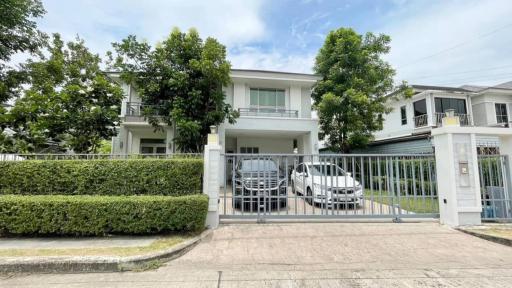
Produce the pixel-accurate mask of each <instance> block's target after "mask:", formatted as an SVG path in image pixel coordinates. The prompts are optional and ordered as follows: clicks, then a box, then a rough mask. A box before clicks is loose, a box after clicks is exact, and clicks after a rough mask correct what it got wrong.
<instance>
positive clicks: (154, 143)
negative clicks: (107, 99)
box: [110, 69, 319, 154]
mask: <svg viewBox="0 0 512 288" xmlns="http://www.w3.org/2000/svg"><path fill="white" fill-rule="evenodd" d="M110 76H111V77H112V78H113V79H117V81H120V80H119V75H118V74H116V73H111V74H110ZM231 80H232V83H231V84H229V85H228V86H227V87H223V90H224V92H225V95H226V100H225V101H226V102H227V103H229V104H231V105H232V107H233V108H234V109H236V110H238V111H239V112H240V117H239V118H238V119H237V120H236V123H235V124H229V123H227V122H226V123H222V124H221V125H220V126H219V127H218V133H219V138H220V139H219V140H220V144H221V146H222V147H223V149H224V152H226V153H299V154H316V153H318V145H319V144H318V120H317V119H315V117H313V115H312V111H311V89H312V87H313V84H314V83H315V82H316V81H317V80H318V77H317V76H315V75H311V74H300V73H285V72H273V71H259V70H241V69H233V70H232V71H231ZM121 84H122V87H123V89H124V91H125V98H124V100H123V103H122V108H121V120H122V121H121V124H120V127H119V135H118V136H117V137H115V138H114V139H113V141H112V151H113V153H115V154H140V153H142V154H172V153H176V152H179V151H178V148H177V147H176V146H175V145H174V143H173V138H174V133H175V129H174V127H173V126H172V125H171V126H167V125H165V126H164V129H163V131H158V132H155V129H154V128H153V127H152V126H151V125H150V124H149V123H147V121H146V120H145V119H144V117H142V113H141V112H142V111H143V110H144V109H145V107H146V106H145V105H144V104H143V103H141V100H140V97H139V96H138V94H137V91H136V90H137V89H136V88H135V87H133V86H131V85H128V84H126V83H121ZM154 110H155V111H157V110H158V109H154Z"/></svg>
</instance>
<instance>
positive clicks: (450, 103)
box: [434, 97, 467, 114]
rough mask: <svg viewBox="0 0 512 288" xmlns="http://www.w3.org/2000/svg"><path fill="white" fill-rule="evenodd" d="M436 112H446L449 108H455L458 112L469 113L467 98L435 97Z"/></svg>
mask: <svg viewBox="0 0 512 288" xmlns="http://www.w3.org/2000/svg"><path fill="white" fill-rule="evenodd" d="M434 101H435V104H436V113H444V112H446V110H448V109H453V110H455V113H456V114H467V113H466V112H467V111H466V100H464V99H454V98H437V97H436V98H435V100H434Z"/></svg>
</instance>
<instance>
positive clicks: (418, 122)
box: [414, 114, 428, 128]
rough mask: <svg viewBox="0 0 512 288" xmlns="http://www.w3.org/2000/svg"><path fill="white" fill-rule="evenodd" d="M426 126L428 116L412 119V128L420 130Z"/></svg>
mask: <svg viewBox="0 0 512 288" xmlns="http://www.w3.org/2000/svg"><path fill="white" fill-rule="evenodd" d="M426 126H428V115H427V114H423V115H420V116H416V117H414V127H415V128H421V127H426Z"/></svg>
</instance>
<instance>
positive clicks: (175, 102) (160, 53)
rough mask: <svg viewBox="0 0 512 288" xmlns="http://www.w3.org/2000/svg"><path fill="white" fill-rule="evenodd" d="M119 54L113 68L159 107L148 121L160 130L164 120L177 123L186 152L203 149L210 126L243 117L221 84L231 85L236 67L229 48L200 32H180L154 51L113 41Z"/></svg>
mask: <svg viewBox="0 0 512 288" xmlns="http://www.w3.org/2000/svg"><path fill="white" fill-rule="evenodd" d="M113 47H114V50H115V53H116V55H115V56H113V54H111V56H112V64H111V67H112V68H113V69H115V70H118V71H120V72H121V78H122V79H123V80H124V81H126V82H127V83H130V84H132V85H134V86H135V87H137V91H138V93H139V95H140V97H141V99H142V101H143V102H144V103H146V104H154V105H159V106H160V107H161V108H159V111H158V112H159V113H158V114H159V115H161V116H163V118H162V117H155V116H154V114H155V113H154V112H155V111H151V110H150V109H148V110H145V112H144V113H145V117H146V118H147V119H148V120H149V122H150V123H151V124H152V125H153V126H154V127H155V129H161V128H162V126H161V121H163V122H164V123H166V124H168V125H172V124H173V123H174V124H175V125H176V130H177V135H175V138H174V142H175V143H176V145H177V146H178V148H179V149H180V150H181V151H183V152H197V151H201V149H202V147H203V145H204V144H205V142H206V135H207V134H208V131H209V127H210V126H211V125H219V124H221V123H222V122H224V120H225V119H228V120H229V122H231V123H233V122H234V121H235V118H236V117H237V116H238V114H237V112H235V111H233V109H231V106H230V105H229V104H226V103H225V102H224V100H225V95H224V93H223V91H222V86H223V85H226V84H228V83H229V82H230V77H229V73H230V69H231V65H230V63H229V62H228V61H227V60H226V48H225V47H224V46H223V45H222V44H220V43H219V42H217V40H215V39H213V38H207V39H206V40H205V41H203V40H202V39H201V38H200V37H199V34H198V32H197V31H196V30H194V29H191V30H190V31H189V32H188V33H183V32H181V31H180V30H178V29H177V28H175V29H173V30H172V32H171V33H170V35H169V36H168V37H167V38H166V39H165V40H164V41H163V42H161V43H159V44H157V45H156V47H155V48H152V47H151V46H150V45H148V44H147V43H145V42H140V41H138V40H137V39H136V37H135V36H129V37H128V38H126V39H124V40H122V41H121V42H120V43H113Z"/></svg>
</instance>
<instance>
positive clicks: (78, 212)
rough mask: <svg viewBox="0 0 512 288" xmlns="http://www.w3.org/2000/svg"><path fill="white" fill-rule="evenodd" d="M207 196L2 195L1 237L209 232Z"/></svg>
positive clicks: (0, 203) (0, 214)
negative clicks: (207, 228)
mask: <svg viewBox="0 0 512 288" xmlns="http://www.w3.org/2000/svg"><path fill="white" fill-rule="evenodd" d="M207 210H208V197H207V196H206V195H203V194H201V195H189V196H180V197H169V196H60V195H59V196H57V195H44V196H20V195H3V196H0V233H1V234H7V235H75V236H83V235H106V234H152V233H159V232H168V231H195V230H199V229H202V228H203V227H204V222H205V219H206V213H207Z"/></svg>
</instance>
